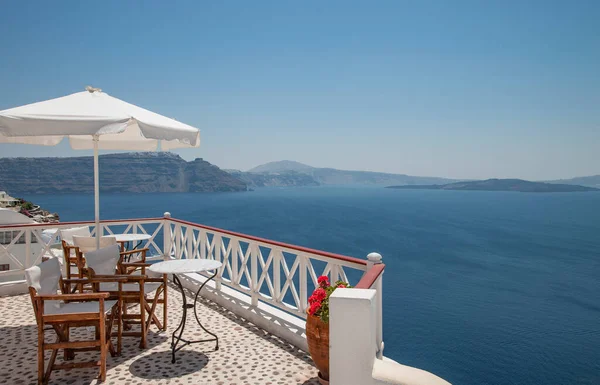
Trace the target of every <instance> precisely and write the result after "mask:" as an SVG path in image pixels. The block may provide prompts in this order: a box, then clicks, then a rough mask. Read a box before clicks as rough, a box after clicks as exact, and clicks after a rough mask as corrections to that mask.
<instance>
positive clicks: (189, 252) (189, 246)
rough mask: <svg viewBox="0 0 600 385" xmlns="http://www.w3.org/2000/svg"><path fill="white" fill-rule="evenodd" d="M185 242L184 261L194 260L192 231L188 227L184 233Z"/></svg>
mask: <svg viewBox="0 0 600 385" xmlns="http://www.w3.org/2000/svg"><path fill="white" fill-rule="evenodd" d="M185 242H186V245H185V246H186V247H185V249H186V256H185V257H186V259H196V258H194V229H192V228H191V227H189V226H188V228H187V230H186V232H185Z"/></svg>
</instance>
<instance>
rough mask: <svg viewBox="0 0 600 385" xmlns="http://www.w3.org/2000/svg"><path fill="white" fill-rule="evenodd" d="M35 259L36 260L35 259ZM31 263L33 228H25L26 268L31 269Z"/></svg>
mask: <svg viewBox="0 0 600 385" xmlns="http://www.w3.org/2000/svg"><path fill="white" fill-rule="evenodd" d="M33 261H35V259H34V260H33ZM40 262H41V259H40ZM31 265H32V258H31V229H25V268H26V269H29V268H30V267H31Z"/></svg>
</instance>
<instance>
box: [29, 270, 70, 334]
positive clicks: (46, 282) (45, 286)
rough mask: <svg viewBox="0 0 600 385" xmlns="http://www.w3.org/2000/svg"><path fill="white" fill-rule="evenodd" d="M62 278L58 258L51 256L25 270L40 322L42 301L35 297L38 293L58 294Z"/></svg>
mask: <svg viewBox="0 0 600 385" xmlns="http://www.w3.org/2000/svg"><path fill="white" fill-rule="evenodd" d="M61 279H62V274H61V271H60V263H59V262H58V259H56V258H50V259H49V260H47V261H45V262H42V263H40V264H39V265H37V266H32V267H30V268H29V269H26V270H25V280H26V281H27V286H29V296H30V297H31V304H32V305H33V311H34V312H35V318H36V320H37V321H38V323H39V322H40V317H41V309H39V308H38V306H39V303H40V302H39V301H37V300H36V299H35V297H36V296H37V295H38V294H57V293H58V288H59V287H60V281H61Z"/></svg>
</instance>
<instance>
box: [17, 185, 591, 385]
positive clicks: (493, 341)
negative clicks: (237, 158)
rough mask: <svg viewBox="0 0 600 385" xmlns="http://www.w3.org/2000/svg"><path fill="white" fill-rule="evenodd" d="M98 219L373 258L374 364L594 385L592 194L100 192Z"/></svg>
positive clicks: (469, 376) (70, 205) (458, 380)
mask: <svg viewBox="0 0 600 385" xmlns="http://www.w3.org/2000/svg"><path fill="white" fill-rule="evenodd" d="M24 198H27V199H31V200H33V201H34V202H35V203H37V204H40V205H42V207H44V208H45V209H47V210H49V211H51V212H58V213H59V214H60V216H61V220H63V221H69V220H90V219H92V218H93V197H92V196H91V195H57V196H50V195H31V196H25V197H24ZM100 211H101V216H102V218H103V219H120V218H135V217H157V216H162V214H163V212H164V211H169V212H171V213H172V215H173V217H176V218H181V219H186V220H189V221H193V222H198V223H203V224H207V225H211V226H216V227H221V228H225V229H229V230H234V231H239V232H243V233H248V234H252V235H257V236H261V237H266V238H271V239H275V240H279V241H284V242H289V243H294V244H298V245H303V246H309V247H313V248H317V249H323V250H327V251H331V252H336V253H342V254H347V255H352V256H356V257H361V258H364V257H365V256H366V254H368V253H369V252H371V251H377V252H380V253H381V254H382V255H383V260H384V262H385V263H386V270H385V275H384V301H383V303H384V341H385V355H386V356H388V357H390V358H393V359H395V360H397V361H399V362H401V363H403V364H407V365H412V366H416V367H419V368H423V369H426V370H430V371H432V372H434V373H436V374H438V375H440V376H442V377H444V378H446V379H447V380H449V381H450V382H452V383H454V384H498V385H509V384H511V385H513V384H523V385H525V384H561V385H564V384H600V322H599V320H600V282H599V280H600V214H599V213H600V193H549V194H535V193H511V192H480V191H436V190H432V191H428V190H391V189H384V188H365V187H357V188H349V187H343V188H340V187H314V188H278V189H257V190H256V191H252V192H244V193H206V194H190V193H164V194H103V195H102V196H101V207H100ZM348 322H351V320H348Z"/></svg>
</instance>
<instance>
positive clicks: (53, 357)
mask: <svg viewBox="0 0 600 385" xmlns="http://www.w3.org/2000/svg"><path fill="white" fill-rule="evenodd" d="M59 340H60V339H58V338H57V339H56V342H58V341H59ZM57 354H58V349H52V354H51V355H50V361H48V367H47V369H46V375H45V376H44V383H45V384H47V383H48V382H49V381H50V374H52V368H53V367H54V361H55V360H56V355H57Z"/></svg>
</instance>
